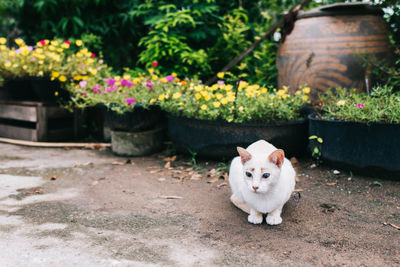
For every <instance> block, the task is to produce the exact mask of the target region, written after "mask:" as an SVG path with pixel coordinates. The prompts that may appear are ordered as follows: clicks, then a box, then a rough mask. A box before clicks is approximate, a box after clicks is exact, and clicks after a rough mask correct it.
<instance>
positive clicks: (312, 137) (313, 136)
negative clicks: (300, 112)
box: [308, 135, 318, 140]
mask: <svg viewBox="0 0 400 267" xmlns="http://www.w3.org/2000/svg"><path fill="white" fill-rule="evenodd" d="M317 138H318V136H316V135H311V136H310V137H308V139H310V140H312V139H317Z"/></svg>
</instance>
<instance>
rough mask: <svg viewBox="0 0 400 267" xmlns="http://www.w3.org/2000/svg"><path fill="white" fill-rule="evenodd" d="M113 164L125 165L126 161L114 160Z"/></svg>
mask: <svg viewBox="0 0 400 267" xmlns="http://www.w3.org/2000/svg"><path fill="white" fill-rule="evenodd" d="M111 164H112V165H125V163H124V162H120V161H113V162H112V163H111Z"/></svg>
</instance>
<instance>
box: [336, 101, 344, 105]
mask: <svg viewBox="0 0 400 267" xmlns="http://www.w3.org/2000/svg"><path fill="white" fill-rule="evenodd" d="M345 104H346V100H339V101H338V102H337V103H336V105H337V106H344V105H345Z"/></svg>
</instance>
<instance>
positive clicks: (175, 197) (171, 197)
mask: <svg viewBox="0 0 400 267" xmlns="http://www.w3.org/2000/svg"><path fill="white" fill-rule="evenodd" d="M159 198H163V199H182V198H183V197H180V196H159Z"/></svg>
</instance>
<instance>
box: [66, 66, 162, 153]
mask: <svg viewBox="0 0 400 267" xmlns="http://www.w3.org/2000/svg"><path fill="white" fill-rule="evenodd" d="M131 73H132V72H131V71H129V70H127V71H126V72H125V73H124V74H123V75H122V76H118V75H112V76H109V77H107V78H101V79H99V77H98V76H96V77H93V78H90V79H88V80H87V81H86V80H84V81H80V82H79V83H77V84H70V86H69V88H68V89H69V91H70V92H72V95H73V96H72V97H71V103H70V105H71V106H74V107H79V108H87V107H94V106H97V107H100V108H101V109H102V113H103V116H104V137H105V139H111V142H112V149H113V151H114V152H115V153H116V154H119V155H129V156H138V155H146V154H149V153H152V152H156V151H158V150H159V149H160V148H161V146H162V142H163V123H162V113H161V110H160V108H159V107H158V106H157V105H155V101H152V99H153V98H154V95H156V94H157V93H156V91H157V90H161V87H160V84H161V81H160V80H162V79H159V77H158V76H157V77H156V76H155V75H153V76H152V77H151V76H150V77H145V76H143V75H141V76H138V77H133V76H132V75H131ZM110 75H111V74H110Z"/></svg>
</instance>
